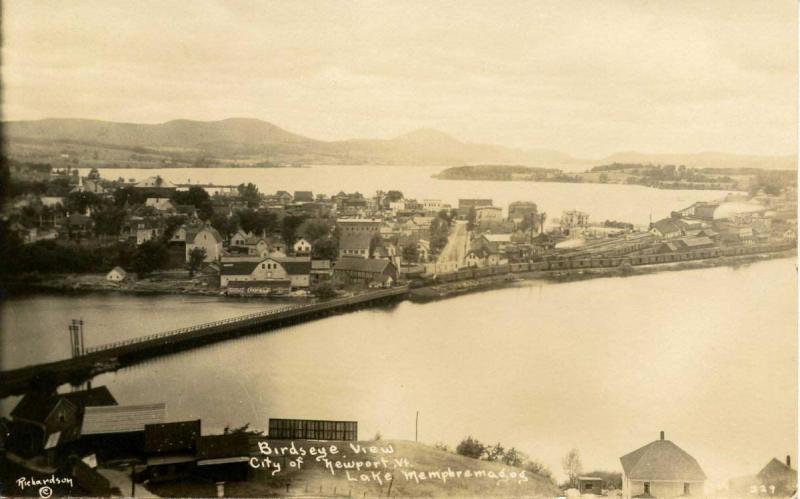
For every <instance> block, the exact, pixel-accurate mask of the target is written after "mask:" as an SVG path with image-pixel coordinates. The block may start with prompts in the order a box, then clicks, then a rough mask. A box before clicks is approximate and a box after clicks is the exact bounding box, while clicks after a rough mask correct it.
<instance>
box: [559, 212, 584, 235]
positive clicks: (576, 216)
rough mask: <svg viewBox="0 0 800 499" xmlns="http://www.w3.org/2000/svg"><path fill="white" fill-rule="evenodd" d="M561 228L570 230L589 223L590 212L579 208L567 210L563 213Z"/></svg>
mask: <svg viewBox="0 0 800 499" xmlns="http://www.w3.org/2000/svg"><path fill="white" fill-rule="evenodd" d="M560 224H561V229H562V230H566V231H569V230H571V229H574V228H577V227H585V226H587V225H589V214H588V213H584V212H582V211H578V210H567V211H565V212H564V213H562V214H561V220H560Z"/></svg>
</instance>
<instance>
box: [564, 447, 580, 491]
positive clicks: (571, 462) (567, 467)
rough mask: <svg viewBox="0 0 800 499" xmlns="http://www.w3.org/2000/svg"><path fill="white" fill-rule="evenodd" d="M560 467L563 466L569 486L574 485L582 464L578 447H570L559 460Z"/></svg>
mask: <svg viewBox="0 0 800 499" xmlns="http://www.w3.org/2000/svg"><path fill="white" fill-rule="evenodd" d="M561 467H562V468H564V473H565V474H566V475H567V477H568V478H569V484H570V486H571V487H575V486H576V484H577V478H578V475H580V474H581V471H582V470H583V466H582V465H581V455H580V453H579V452H578V449H572V450H571V451H569V452H568V453H567V455H566V456H564V458H563V459H562V460H561Z"/></svg>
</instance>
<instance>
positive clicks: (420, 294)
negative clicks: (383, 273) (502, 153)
mask: <svg viewBox="0 0 800 499" xmlns="http://www.w3.org/2000/svg"><path fill="white" fill-rule="evenodd" d="M796 256H797V252H796V250H794V249H791V250H783V251H778V252H775V253H759V254H755V255H740V256H727V257H715V258H707V259H703V260H690V261H683V262H670V263H656V264H651V265H638V266H634V267H629V268H627V270H622V269H621V268H619V267H608V268H603V269H591V270H587V269H569V270H540V271H529V272H520V273H512V274H504V275H495V276H487V277H481V278H477V279H467V280H463V281H455V282H448V283H442V284H433V285H429V286H423V287H419V288H412V289H411V290H410V291H409V299H410V300H411V301H412V302H414V303H427V302H433V301H438V300H443V299H447V298H452V297H455V296H461V295H465V294H470V293H477V292H481V291H491V290H493V289H501V288H507V287H510V286H512V285H514V284H515V283H519V282H521V281H537V280H538V281H546V282H551V283H566V282H576V281H586V280H589V279H600V278H609V277H620V278H624V277H634V276H639V275H648V274H656V273H661V272H678V271H681V270H699V269H706V268H714V267H738V266H741V265H749V264H751V263H757V262H761V261H766V260H775V259H779V258H790V257H796Z"/></svg>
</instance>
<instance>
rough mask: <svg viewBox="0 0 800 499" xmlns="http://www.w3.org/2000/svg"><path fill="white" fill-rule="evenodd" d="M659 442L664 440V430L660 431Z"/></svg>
mask: <svg viewBox="0 0 800 499" xmlns="http://www.w3.org/2000/svg"><path fill="white" fill-rule="evenodd" d="M661 440H664V430H661Z"/></svg>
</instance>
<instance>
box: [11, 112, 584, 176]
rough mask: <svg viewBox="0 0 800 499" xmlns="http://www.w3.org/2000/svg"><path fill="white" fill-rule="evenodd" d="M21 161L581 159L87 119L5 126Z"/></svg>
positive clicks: (408, 140)
mask: <svg viewBox="0 0 800 499" xmlns="http://www.w3.org/2000/svg"><path fill="white" fill-rule="evenodd" d="M4 125H5V136H6V139H7V145H8V147H7V150H8V153H9V155H10V156H11V157H12V158H14V159H19V160H22V161H36V162H52V161H54V160H56V161H57V160H59V159H60V158H61V156H62V154H69V155H70V157H71V158H73V159H77V160H78V162H79V163H80V165H82V166H121V167H139V168H142V167H148V166H152V167H166V166H184V167H185V166H231V164H232V163H234V162H236V163H237V166H244V165H253V164H257V163H262V162H269V163H273V164H287V163H288V164H297V163H301V164H310V163H331V164H375V165H386V164H402V165H445V164H453V163H461V164H468V163H486V162H494V163H508V162H512V163H518V164H525V165H535V166H545V165H550V164H554V163H555V164H559V165H560V164H572V163H574V162H576V161H577V160H575V159H573V158H571V157H570V156H568V155H566V154H563V153H560V152H558V151H549V150H520V149H513V148H509V147H502V146H496V145H489V144H472V143H468V142H462V141H459V140H457V139H455V138H453V137H451V136H449V135H447V134H445V133H443V132H440V131H437V130H429V129H423V130H416V131H414V132H411V133H408V134H404V135H401V136H399V137H396V138H394V139H388V140H377V139H354V140H343V141H333V142H326V141H320V140H315V139H311V138H308V137H303V136H301V135H297V134H294V133H292V132H288V131H286V130H283V129H282V128H280V127H277V126H275V125H273V124H271V123H267V122H265V121H261V120H255V119H245V118H232V119H227V120H222V121H210V122H204V121H191V120H175V121H169V122H167V123H161V124H137V123H115V122H108V121H98V120H83V119H46V120H38V121H12V122H6V123H5V124H4Z"/></svg>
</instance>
